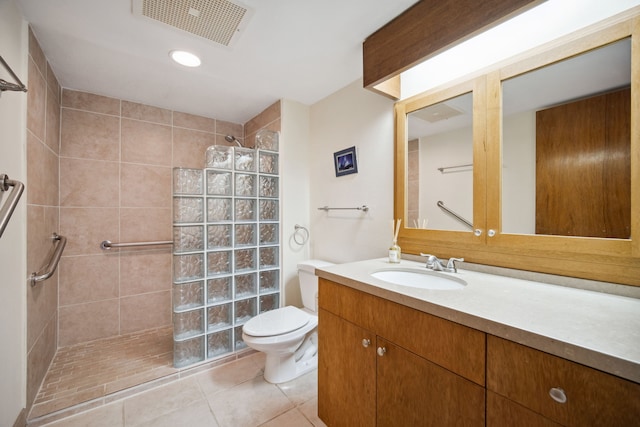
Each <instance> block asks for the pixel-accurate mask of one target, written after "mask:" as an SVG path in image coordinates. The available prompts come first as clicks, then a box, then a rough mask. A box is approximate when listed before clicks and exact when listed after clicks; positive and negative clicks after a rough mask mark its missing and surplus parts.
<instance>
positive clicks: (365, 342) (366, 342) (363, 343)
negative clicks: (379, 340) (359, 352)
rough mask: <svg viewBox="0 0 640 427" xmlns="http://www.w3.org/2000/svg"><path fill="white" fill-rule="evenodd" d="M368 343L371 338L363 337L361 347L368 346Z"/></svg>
mask: <svg viewBox="0 0 640 427" xmlns="http://www.w3.org/2000/svg"><path fill="white" fill-rule="evenodd" d="M369 344H371V340H368V339H366V338H364V339H363V340H362V346H363V347H365V348H366V347H369Z"/></svg>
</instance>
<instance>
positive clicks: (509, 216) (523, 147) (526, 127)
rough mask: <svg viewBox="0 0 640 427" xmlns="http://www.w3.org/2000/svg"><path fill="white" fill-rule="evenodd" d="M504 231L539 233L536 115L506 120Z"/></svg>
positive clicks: (503, 173)
mask: <svg viewBox="0 0 640 427" xmlns="http://www.w3.org/2000/svg"><path fill="white" fill-rule="evenodd" d="M502 132H503V135H502V138H503V140H504V146H503V149H502V168H503V169H502V200H504V202H503V203H502V231H503V232H505V233H522V234H535V233H536V113H535V112H534V111H527V112H524V113H520V114H514V115H512V116H509V117H505V118H504V119H503V126H502Z"/></svg>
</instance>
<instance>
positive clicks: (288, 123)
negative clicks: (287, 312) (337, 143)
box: [280, 100, 311, 307]
mask: <svg viewBox="0 0 640 427" xmlns="http://www.w3.org/2000/svg"><path fill="white" fill-rule="evenodd" d="M280 107H281V113H280V120H281V123H280V126H281V132H280V168H281V171H280V176H281V178H280V179H281V180H282V181H281V183H280V187H281V191H282V194H281V197H280V200H281V203H282V206H281V212H282V218H281V221H280V226H281V227H282V230H281V231H282V232H281V236H282V239H283V242H282V263H281V265H282V270H281V271H282V283H283V286H284V288H283V292H282V295H283V298H284V300H283V302H284V305H295V306H298V307H301V306H302V300H301V296H300V287H299V282H298V271H297V264H298V262H300V261H303V260H305V259H309V257H310V253H311V251H310V248H309V242H308V241H307V242H306V243H305V244H303V245H300V244H298V243H296V242H295V241H294V232H295V225H296V224H298V225H300V226H302V227H306V228H307V229H309V227H310V224H309V203H310V202H309V198H310V197H309V186H310V184H309V164H310V156H309V107H307V106H305V105H302V104H299V103H297V102H294V101H288V100H282V101H281V104H280ZM296 238H297V240H298V241H299V242H302V241H304V239H303V238H304V234H302V233H298V235H297V236H296Z"/></svg>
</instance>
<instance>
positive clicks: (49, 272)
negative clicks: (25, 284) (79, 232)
mask: <svg viewBox="0 0 640 427" xmlns="http://www.w3.org/2000/svg"><path fill="white" fill-rule="evenodd" d="M51 240H53V242H54V243H56V242H57V243H58V244H57V245H56V249H55V250H54V251H53V255H51V259H50V260H49V262H48V263H47V265H46V266H45V267H44V272H42V273H40V272H37V273H31V277H30V278H29V281H30V282H31V286H35V285H36V283H38V282H42V281H44V280H47V279H48V278H49V277H51V276H53V273H55V271H56V268H57V267H58V263H59V262H60V257H61V256H62V251H64V247H65V246H66V245H67V238H66V237H64V236H60V235H58V234H56V233H53V234H52V235H51Z"/></svg>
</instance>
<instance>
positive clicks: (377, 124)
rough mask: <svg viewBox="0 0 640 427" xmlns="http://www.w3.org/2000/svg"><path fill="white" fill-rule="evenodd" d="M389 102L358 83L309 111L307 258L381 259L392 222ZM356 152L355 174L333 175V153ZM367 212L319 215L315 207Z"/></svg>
mask: <svg viewBox="0 0 640 427" xmlns="http://www.w3.org/2000/svg"><path fill="white" fill-rule="evenodd" d="M393 139H394V133H393V102H392V101H391V100H389V99H387V98H385V97H382V96H380V95H377V94H374V93H372V92H370V91H368V90H365V89H363V88H362V81H361V80H358V81H356V82H354V83H352V84H350V85H349V86H347V87H345V88H343V89H341V90H339V91H337V92H336V93H334V94H332V95H330V96H328V97H327V98H325V99H323V100H322V101H319V102H317V103H316V104H314V105H312V106H311V147H310V153H309V154H310V159H311V163H310V176H311V187H310V194H311V200H310V202H311V204H310V208H309V209H310V215H311V230H310V231H311V254H312V256H313V257H314V258H319V259H324V260H327V261H331V262H337V263H342V262H349V261H357V260H362V259H368V258H378V257H384V256H387V254H388V249H389V246H390V244H391V239H392V236H391V227H390V221H391V220H392V218H393V165H394V161H393V159H394V149H393ZM352 146H355V147H356V155H357V160H358V173H357V174H351V175H345V176H341V177H336V176H335V170H334V166H333V153H334V152H336V151H340V150H342V149H344V148H348V147H352ZM325 205H327V206H330V207H356V206H362V205H367V206H369V211H368V212H367V213H363V212H362V211H356V210H348V211H346V210H345V211H330V212H324V211H320V210H318V207H321V206H325Z"/></svg>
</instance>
